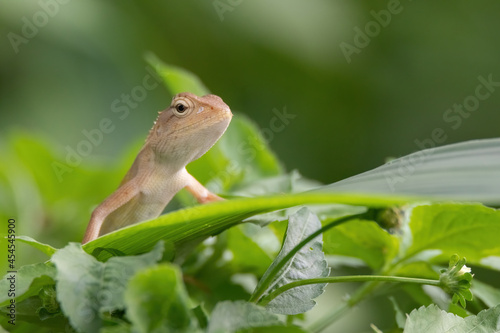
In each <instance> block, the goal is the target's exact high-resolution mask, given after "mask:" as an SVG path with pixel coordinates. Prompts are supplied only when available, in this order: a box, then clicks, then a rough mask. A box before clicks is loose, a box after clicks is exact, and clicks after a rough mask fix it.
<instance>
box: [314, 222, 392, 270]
mask: <svg viewBox="0 0 500 333" xmlns="http://www.w3.org/2000/svg"><path fill="white" fill-rule="evenodd" d="M323 237H324V245H323V248H324V251H325V254H330V255H341V256H347V257H354V258H359V259H361V260H363V261H364V262H365V263H366V264H367V265H368V266H370V267H371V268H373V269H374V270H377V269H380V268H382V266H384V264H385V263H386V262H388V261H390V260H391V259H392V258H394V257H395V256H396V254H397V253H398V250H399V239H398V237H397V236H395V235H391V234H389V233H388V232H387V231H385V230H384V229H382V228H380V226H379V225H378V224H377V223H375V222H372V221H365V220H361V221H360V220H354V221H350V222H349V223H344V224H341V225H339V226H337V227H335V228H333V229H331V230H328V231H327V232H325V233H324V236H323Z"/></svg>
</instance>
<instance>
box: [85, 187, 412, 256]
mask: <svg viewBox="0 0 500 333" xmlns="http://www.w3.org/2000/svg"><path fill="white" fill-rule="evenodd" d="M412 200H417V199H416V198H409V197H408V198H404V197H390V196H387V197H381V196H376V195H369V196H364V195H359V194H345V193H344V194H336V193H310V192H308V193H298V194H289V195H275V196H268V197H258V198H245V199H234V200H226V201H220V202H215V203H211V204H206V205H200V206H195V207H191V208H186V209H182V210H178V211H174V212H171V213H169V214H165V215H162V216H160V217H158V218H156V219H154V220H150V221H144V222H139V223H137V224H134V225H131V226H128V227H125V228H123V229H119V230H117V231H114V232H112V233H109V234H106V235H104V236H102V237H99V238H97V239H96V240H94V241H91V242H88V243H86V244H85V245H84V246H83V249H84V250H85V251H86V252H88V253H92V252H93V251H94V250H95V249H96V248H99V247H103V248H114V249H116V250H119V251H120V252H122V253H124V254H125V255H132V254H137V253H144V252H147V251H150V250H151V248H152V247H153V245H154V244H156V243H157V242H158V241H159V240H161V239H163V240H165V241H166V242H167V243H171V244H173V245H174V248H175V250H176V251H180V250H182V247H183V245H185V244H188V243H189V244H190V247H191V248H192V246H193V241H199V240H202V239H203V238H206V237H208V236H213V235H216V234H218V233H220V232H221V231H223V230H225V229H228V228H230V227H232V226H234V225H236V224H238V223H240V222H241V221H242V220H244V219H245V218H248V217H250V216H254V215H256V214H261V213H265V212H270V211H274V210H278V209H283V208H287V207H292V206H297V205H303V204H330V203H340V204H351V205H363V206H373V207H385V206H389V205H397V204H404V203H407V202H409V201H412ZM110 256H111V254H110V253H109V252H102V253H101V254H100V255H99V257H98V258H99V259H102V260H104V259H107V258H109V257H110Z"/></svg>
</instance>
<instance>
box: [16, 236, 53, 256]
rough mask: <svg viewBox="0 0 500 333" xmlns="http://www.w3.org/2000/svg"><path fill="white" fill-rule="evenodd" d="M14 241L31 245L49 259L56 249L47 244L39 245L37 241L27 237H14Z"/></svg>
mask: <svg viewBox="0 0 500 333" xmlns="http://www.w3.org/2000/svg"><path fill="white" fill-rule="evenodd" d="M16 241H20V242H21V243H26V244H29V245H31V246H32V247H34V248H35V249H37V250H40V251H41V252H43V253H45V254H46V255H48V256H49V257H51V256H52V255H53V254H54V253H56V251H57V249H56V248H55V247H52V246H50V245H48V244H43V243H40V242H39V241H37V240H35V239H33V238H31V237H28V236H16Z"/></svg>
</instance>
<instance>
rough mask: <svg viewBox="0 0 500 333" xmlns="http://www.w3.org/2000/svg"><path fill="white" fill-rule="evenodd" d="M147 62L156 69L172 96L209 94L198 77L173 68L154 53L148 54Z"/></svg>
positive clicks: (181, 69) (179, 68)
mask: <svg viewBox="0 0 500 333" xmlns="http://www.w3.org/2000/svg"><path fill="white" fill-rule="evenodd" d="M145 58H146V61H147V62H148V63H149V64H150V65H151V66H152V67H153V68H154V69H155V71H156V72H157V73H158V75H159V76H160V77H161V78H162V79H163V82H164V83H165V86H166V87H167V89H168V90H169V91H170V93H171V94H172V95H175V94H178V93H181V92H184V91H189V92H191V93H193V94H196V95H198V96H203V95H206V94H209V90H208V88H207V87H206V86H205V85H204V84H203V82H202V81H201V80H200V79H199V78H198V76H196V75H195V74H193V73H191V72H190V71H188V70H185V69H184V68H181V67H177V66H173V65H169V64H166V63H164V62H162V61H161V60H160V59H159V58H158V57H157V56H156V55H154V54H153V53H147V54H146V56H145Z"/></svg>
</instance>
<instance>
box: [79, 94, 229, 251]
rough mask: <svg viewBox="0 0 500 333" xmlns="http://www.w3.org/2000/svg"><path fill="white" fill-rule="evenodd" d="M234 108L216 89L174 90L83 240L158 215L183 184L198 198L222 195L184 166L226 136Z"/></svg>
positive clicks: (202, 199) (206, 198)
mask: <svg viewBox="0 0 500 333" xmlns="http://www.w3.org/2000/svg"><path fill="white" fill-rule="evenodd" d="M232 116H233V115H232V113H231V110H230V109H229V107H228V106H227V105H226V104H225V103H224V102H223V101H222V99H221V98H220V97H218V96H215V95H205V96H203V97H198V96H196V95H194V94H191V93H188V92H185V93H181V94H178V95H176V96H174V98H173V99H172V103H171V104H170V106H169V108H168V109H166V110H164V111H162V112H160V113H159V115H158V118H157V119H156V121H155V124H154V126H153V128H152V129H151V130H150V131H149V135H148V137H147V139H146V142H145V144H144V146H143V147H142V149H141V151H140V152H139V154H138V155H137V157H136V159H135V161H134V163H133V164H132V167H131V168H130V170H129V171H128V172H127V174H126V175H125V178H124V179H123V180H122V182H121V184H120V186H119V187H118V189H117V190H116V191H115V192H114V193H113V194H111V195H110V196H109V197H108V198H107V199H106V200H104V201H103V202H102V203H101V204H100V205H99V206H98V207H97V208H96V209H95V210H94V211H93V213H92V216H91V218H90V222H89V224H88V226H87V230H86V231H85V236H84V237H83V240H82V244H85V243H87V242H89V241H92V240H94V239H96V238H97V237H99V236H101V235H104V234H106V233H109V232H111V231H114V230H116V229H119V228H122V227H124V226H127V225H130V224H133V223H137V222H139V221H144V220H148V219H152V218H155V217H157V216H159V215H160V214H161V212H162V211H163V209H164V208H165V206H166V205H167V204H168V203H169V201H170V200H171V199H172V197H173V196H174V195H175V194H176V193H177V192H178V191H179V190H180V189H182V188H183V187H185V188H186V189H187V190H188V191H189V192H190V193H191V194H192V195H193V196H194V197H195V198H196V199H197V200H198V202H200V203H206V202H210V201H216V200H221V198H219V197H218V196H217V195H215V194H213V193H211V192H210V191H208V190H207V189H206V188H205V187H204V186H203V185H201V184H200V183H199V182H198V181H197V180H196V179H195V178H194V177H193V176H191V175H190V174H189V173H188V172H187V171H186V165H187V164H189V163H190V162H192V161H194V160H196V159H198V158H200V157H201V156H202V155H203V154H205V153H206V152H207V151H208V150H209V149H210V148H211V147H212V146H213V145H214V144H215V143H216V142H217V140H219V138H220V137H221V136H222V134H223V133H224V132H225V130H226V128H227V127H228V125H229V122H230V121H231V117H232Z"/></svg>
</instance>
